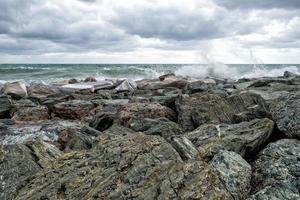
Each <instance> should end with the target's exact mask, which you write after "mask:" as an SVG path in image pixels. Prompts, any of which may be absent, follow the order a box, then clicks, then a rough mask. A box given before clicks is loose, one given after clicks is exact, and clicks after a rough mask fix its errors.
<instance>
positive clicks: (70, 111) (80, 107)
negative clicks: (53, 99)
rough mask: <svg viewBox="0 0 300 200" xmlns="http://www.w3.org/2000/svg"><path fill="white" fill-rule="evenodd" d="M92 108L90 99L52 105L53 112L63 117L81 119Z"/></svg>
mask: <svg viewBox="0 0 300 200" xmlns="http://www.w3.org/2000/svg"><path fill="white" fill-rule="evenodd" d="M93 108H94V104H93V103H92V102H90V101H83V100H71V101H67V102H62V103H58V104H56V105H54V107H53V113H54V114H55V116H58V117H60V118H63V119H79V120H81V119H83V118H84V117H86V116H88V115H89V113H90V111H91V110H92V109H93Z"/></svg>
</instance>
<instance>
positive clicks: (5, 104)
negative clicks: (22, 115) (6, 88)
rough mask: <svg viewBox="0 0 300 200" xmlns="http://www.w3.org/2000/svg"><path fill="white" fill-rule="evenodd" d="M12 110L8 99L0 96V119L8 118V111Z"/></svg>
mask: <svg viewBox="0 0 300 200" xmlns="http://www.w3.org/2000/svg"><path fill="white" fill-rule="evenodd" d="M11 109H12V102H11V99H10V97H8V96H6V95H0V119H3V118H10V111H11Z"/></svg>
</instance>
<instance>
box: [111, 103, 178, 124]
mask: <svg viewBox="0 0 300 200" xmlns="http://www.w3.org/2000/svg"><path fill="white" fill-rule="evenodd" d="M133 117H135V118H150V119H156V118H161V117H164V118H167V119H170V120H171V121H176V118H177V115H176V113H175V112H174V111H173V110H172V109H170V108H168V107H165V106H162V105H160V104H158V103H127V104H125V105H123V106H121V107H120V108H119V110H118V113H117V115H116V122H118V123H120V124H122V125H124V126H127V127H128V126H129V125H130V120H131V119H132V118H133Z"/></svg>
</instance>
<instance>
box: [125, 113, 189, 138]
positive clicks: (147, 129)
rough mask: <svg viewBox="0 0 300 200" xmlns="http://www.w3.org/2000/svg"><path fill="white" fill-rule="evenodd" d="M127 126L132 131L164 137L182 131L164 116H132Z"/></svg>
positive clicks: (179, 133) (178, 133)
mask: <svg viewBox="0 0 300 200" xmlns="http://www.w3.org/2000/svg"><path fill="white" fill-rule="evenodd" d="M129 127H130V128H131V129H133V130H134V131H141V132H144V133H145V134H148V135H160V136H162V137H163V138H165V139H167V138H170V137H172V136H174V135H181V134H182V133H183V131H182V130H181V128H180V127H179V125H178V124H176V123H175V122H172V121H170V120H168V119H166V118H158V119H149V118H133V119H131V121H130V124H129Z"/></svg>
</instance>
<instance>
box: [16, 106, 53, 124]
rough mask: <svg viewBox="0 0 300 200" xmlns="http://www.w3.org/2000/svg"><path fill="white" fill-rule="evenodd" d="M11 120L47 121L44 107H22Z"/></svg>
mask: <svg viewBox="0 0 300 200" xmlns="http://www.w3.org/2000/svg"><path fill="white" fill-rule="evenodd" d="M12 119H14V120H16V121H41V120H47V119H49V114H48V108H47V107H46V106H36V107H23V108H20V109H18V110H17V111H16V112H14V113H13V117H12Z"/></svg>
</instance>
